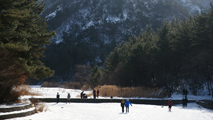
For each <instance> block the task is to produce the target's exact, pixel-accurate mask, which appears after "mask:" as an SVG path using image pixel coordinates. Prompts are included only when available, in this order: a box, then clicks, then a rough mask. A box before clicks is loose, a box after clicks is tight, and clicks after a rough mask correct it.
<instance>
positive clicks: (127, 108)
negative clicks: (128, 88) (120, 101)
mask: <svg viewBox="0 0 213 120" xmlns="http://www.w3.org/2000/svg"><path fill="white" fill-rule="evenodd" d="M125 105H126V112H129V105H131V106H132V104H131V102H130V101H129V100H128V99H127V100H126V101H125Z"/></svg>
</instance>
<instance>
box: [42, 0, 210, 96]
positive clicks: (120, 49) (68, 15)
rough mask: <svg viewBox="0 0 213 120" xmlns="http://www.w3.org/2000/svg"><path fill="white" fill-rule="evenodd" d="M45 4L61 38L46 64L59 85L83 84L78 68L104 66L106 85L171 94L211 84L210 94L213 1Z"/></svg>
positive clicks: (126, 0) (51, 26)
mask: <svg viewBox="0 0 213 120" xmlns="http://www.w3.org/2000/svg"><path fill="white" fill-rule="evenodd" d="M45 1H46V3H47V4H46V8H45V11H44V12H43V13H42V17H44V18H46V20H47V23H48V25H49V29H50V30H55V31H56V32H57V36H56V37H54V38H53V39H52V41H53V43H52V44H51V45H49V46H47V50H46V51H45V55H46V57H45V58H44V59H42V61H43V62H44V63H45V65H47V66H48V67H50V68H51V69H53V70H55V77H54V78H52V79H53V80H58V81H82V80H81V78H80V77H79V76H78V74H79V69H83V68H78V67H77V66H76V65H78V66H79V65H82V67H83V66H84V65H85V68H84V69H86V71H87V73H89V71H91V70H88V69H87V68H93V67H94V66H95V65H98V66H99V67H101V68H103V69H102V75H103V76H102V75H101V76H102V77H101V78H98V80H97V79H96V82H100V83H101V84H117V85H121V86H147V87H164V88H165V89H166V90H168V91H170V90H172V89H174V88H177V87H180V84H185V85H190V86H191V85H192V87H194V89H196V88H198V87H200V88H201V85H202V84H203V83H207V82H208V86H209V90H210V88H211V87H210V86H211V75H210V74H211V68H212V67H211V62H209V61H211V57H212V56H211V54H210V51H211V50H210V49H208V50H206V48H208V47H206V45H211V44H210V43H208V42H203V41H202V39H204V38H202V37H201V36H205V37H207V36H208V35H207V36H206V35H204V33H205V34H207V33H209V31H208V30H206V28H205V27H206V24H207V23H208V24H209V26H211V20H210V22H209V21H208V19H207V18H205V17H204V18H205V19H204V18H203V19H201V18H199V16H202V17H203V16H210V13H208V15H207V14H206V13H207V12H208V11H209V8H210V4H209V3H210V2H211V0H205V2H204V1H202V2H201V1H199V0H149V1H147V0H132V1H130V0H83V1H81V0H73V1H69V0H60V1H59V0H53V1H50V0H45ZM202 11H203V13H202ZM196 14H198V15H196ZM199 14H201V15H199ZM204 14H205V15H204ZM190 15H191V17H189V16H190ZM194 15H195V16H194ZM197 19H199V20H197ZM205 20H206V21H205ZM207 21H208V22H207ZM201 28H203V29H205V32H203V35H200V34H201V33H198V31H200V30H201ZM208 29H210V28H208ZM206 31H207V32H206ZM130 37H131V38H130ZM200 37H201V38H200ZM208 37H209V36H208ZM129 38H130V39H129ZM209 38H211V37H209ZM205 39H206V38H205ZM204 41H205V40H204ZM204 44H206V45H204ZM117 45H118V46H117ZM209 48H210V47H209ZM207 57H208V58H207ZM207 61H208V62H207ZM88 66H90V67H88ZM93 69H94V68H93ZM80 71H81V70H80ZM198 71H199V72H200V71H202V72H201V73H198V74H196V73H197V72H198ZM92 73H93V72H92ZM93 75H94V74H93ZM94 76H95V75H94ZM106 76H107V77H106ZM90 79H91V78H90ZM88 80H89V76H88V75H87V74H85V77H84V81H88ZM90 81H91V80H90ZM206 81H207V82H206ZM209 81H210V82H209ZM100 83H99V84H100ZM94 84H95V83H94ZM182 87H184V86H182ZM195 93H196V91H195Z"/></svg>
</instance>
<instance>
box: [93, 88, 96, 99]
mask: <svg viewBox="0 0 213 120" xmlns="http://www.w3.org/2000/svg"><path fill="white" fill-rule="evenodd" d="M93 97H94V99H96V90H95V89H94V90H93Z"/></svg>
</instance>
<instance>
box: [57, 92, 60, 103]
mask: <svg viewBox="0 0 213 120" xmlns="http://www.w3.org/2000/svg"><path fill="white" fill-rule="evenodd" d="M56 98H57V103H58V102H59V98H60V95H59V93H57V95H56Z"/></svg>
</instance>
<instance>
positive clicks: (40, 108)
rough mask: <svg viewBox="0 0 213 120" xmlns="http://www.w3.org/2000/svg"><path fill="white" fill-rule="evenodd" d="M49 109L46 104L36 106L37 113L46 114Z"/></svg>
mask: <svg viewBox="0 0 213 120" xmlns="http://www.w3.org/2000/svg"><path fill="white" fill-rule="evenodd" d="M47 110H48V107H47V106H46V105H45V104H44V103H39V104H37V105H36V112H46V111H47Z"/></svg>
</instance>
